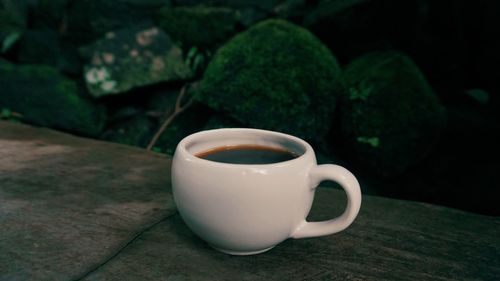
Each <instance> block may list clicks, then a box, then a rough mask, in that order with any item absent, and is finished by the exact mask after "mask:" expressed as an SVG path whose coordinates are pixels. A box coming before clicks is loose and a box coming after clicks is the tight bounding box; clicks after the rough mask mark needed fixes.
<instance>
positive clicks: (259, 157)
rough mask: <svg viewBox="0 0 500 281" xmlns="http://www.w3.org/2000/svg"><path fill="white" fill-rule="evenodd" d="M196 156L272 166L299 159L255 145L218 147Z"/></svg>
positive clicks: (213, 159) (295, 155)
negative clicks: (272, 164)
mask: <svg viewBox="0 0 500 281" xmlns="http://www.w3.org/2000/svg"><path fill="white" fill-rule="evenodd" d="M196 156H197V157H200V158H203V159H206V160H210V161H215V162H222V163H229V164H271V163H278V162H283V161H287V160H292V159H294V158H297V157H298V155H297V154H295V153H293V152H291V151H288V150H286V149H283V148H276V147H269V146H263V145H253V144H242V145H230V146H221V147H216V148H212V149H209V150H207V151H203V152H200V153H198V154H196Z"/></svg>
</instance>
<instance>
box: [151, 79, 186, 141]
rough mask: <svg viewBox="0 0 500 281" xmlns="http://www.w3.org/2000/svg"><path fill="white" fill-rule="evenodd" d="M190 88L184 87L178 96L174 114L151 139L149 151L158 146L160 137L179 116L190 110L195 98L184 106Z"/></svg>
mask: <svg viewBox="0 0 500 281" xmlns="http://www.w3.org/2000/svg"><path fill="white" fill-rule="evenodd" d="M189 86H190V84H186V85H184V86H183V87H182V89H181V92H180V93H179V95H178V96H177V100H176V101H175V109H174V112H172V114H171V115H170V116H168V117H167V119H165V121H164V122H163V124H162V125H161V127H160V129H158V131H157V132H156V134H155V135H154V137H153V138H152V139H151V141H150V142H149V144H148V146H147V148H146V149H147V150H151V149H152V148H153V146H154V145H155V144H156V142H157V141H158V139H159V138H160V136H161V135H162V134H163V132H164V131H165V130H166V129H167V127H168V125H170V123H172V121H174V119H175V117H177V115H179V114H181V113H182V112H183V111H184V110H186V108H188V107H189V106H190V105H191V104H192V103H193V101H194V97H191V98H190V99H189V100H188V101H187V102H186V103H185V104H182V100H183V99H184V96H185V95H186V92H187V88H188V87H189Z"/></svg>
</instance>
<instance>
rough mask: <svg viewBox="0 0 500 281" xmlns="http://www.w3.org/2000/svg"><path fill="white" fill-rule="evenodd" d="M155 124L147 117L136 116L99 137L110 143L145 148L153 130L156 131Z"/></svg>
mask: <svg viewBox="0 0 500 281" xmlns="http://www.w3.org/2000/svg"><path fill="white" fill-rule="evenodd" d="M155 123H156V122H153V121H152V120H151V119H150V118H148V117H147V116H143V115H136V116H133V117H131V118H129V119H127V120H124V121H122V122H119V123H117V124H115V125H114V126H112V127H111V128H109V129H108V130H106V131H105V132H104V134H103V135H102V136H101V137H102V138H103V139H105V140H109V141H112V142H117V143H122V144H128V145H133V146H139V147H146V146H147V145H148V143H149V142H150V141H151V139H152V138H153V134H154V130H157V129H158V128H156V127H157V125H156V124H155Z"/></svg>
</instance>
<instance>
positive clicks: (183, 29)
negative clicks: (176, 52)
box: [155, 6, 237, 49]
mask: <svg viewBox="0 0 500 281" xmlns="http://www.w3.org/2000/svg"><path fill="white" fill-rule="evenodd" d="M155 21H156V23H157V24H158V26H159V27H161V28H162V29H163V30H165V31H166V32H167V34H169V35H170V36H171V37H172V39H174V41H179V42H180V43H181V44H182V46H183V47H184V48H190V47H193V46H196V47H199V48H202V49H214V48H216V47H217V46H218V45H220V44H222V43H224V42H225V41H226V40H227V39H229V38H230V37H231V36H233V35H234V34H235V33H236V25H237V15H236V12H235V11H234V10H232V9H230V8H226V7H207V6H192V7H168V6H167V7H164V8H162V9H160V10H159V11H158V13H157V14H156V16H155Z"/></svg>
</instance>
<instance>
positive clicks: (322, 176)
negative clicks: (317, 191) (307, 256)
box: [291, 164, 361, 238]
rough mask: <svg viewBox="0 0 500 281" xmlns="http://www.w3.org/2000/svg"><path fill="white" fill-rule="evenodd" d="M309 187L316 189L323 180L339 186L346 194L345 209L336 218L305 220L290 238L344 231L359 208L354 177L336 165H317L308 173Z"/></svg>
mask: <svg viewBox="0 0 500 281" xmlns="http://www.w3.org/2000/svg"><path fill="white" fill-rule="evenodd" d="M309 178H310V180H311V185H312V187H313V188H316V187H317V186H318V184H319V183H320V182H322V181H324V180H332V181H335V182H337V183H339V184H340V186H342V188H343V189H344V190H345V192H346V194H347V207H346V209H345V211H344V213H342V215H340V216H339V217H337V218H334V219H331V220H327V221H320V222H307V221H306V220H305V219H304V221H302V223H300V224H299V226H298V227H297V229H296V230H295V231H294V232H293V233H292V235H291V237H292V238H307V237H316V236H324V235H329V234H333V233H336V232H340V231H342V230H344V229H346V228H347V227H348V226H349V225H350V224H351V223H352V222H353V221H354V219H355V218H356V216H357V215H358V212H359V208H360V207H361V190H360V188H359V183H358V181H357V180H356V178H355V177H354V175H353V174H352V173H351V172H349V171H348V170H347V169H345V168H343V167H341V166H338V165H332V164H327V165H318V166H315V167H313V168H311V170H310V171H309Z"/></svg>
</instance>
